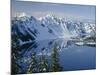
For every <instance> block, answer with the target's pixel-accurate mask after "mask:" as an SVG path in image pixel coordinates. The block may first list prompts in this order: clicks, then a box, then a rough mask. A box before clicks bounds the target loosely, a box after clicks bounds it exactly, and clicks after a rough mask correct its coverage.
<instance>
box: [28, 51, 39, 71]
mask: <svg viewBox="0 0 100 75" xmlns="http://www.w3.org/2000/svg"><path fill="white" fill-rule="evenodd" d="M34 72H37V60H36V52H33V53H32V57H31V63H30V65H29V68H28V70H27V73H34Z"/></svg>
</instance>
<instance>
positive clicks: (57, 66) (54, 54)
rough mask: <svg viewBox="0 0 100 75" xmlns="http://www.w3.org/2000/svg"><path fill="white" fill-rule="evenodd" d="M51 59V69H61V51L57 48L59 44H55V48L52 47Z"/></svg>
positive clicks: (55, 70)
mask: <svg viewBox="0 0 100 75" xmlns="http://www.w3.org/2000/svg"><path fill="white" fill-rule="evenodd" d="M51 60H52V61H51V71H53V72H57V71H61V70H62V67H61V66H60V64H59V53H58V49H57V44H55V46H54V48H53V49H52V54H51Z"/></svg>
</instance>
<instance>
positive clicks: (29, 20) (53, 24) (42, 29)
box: [11, 15, 96, 43]
mask: <svg viewBox="0 0 100 75" xmlns="http://www.w3.org/2000/svg"><path fill="white" fill-rule="evenodd" d="M11 24H12V36H17V37H18V39H19V41H20V43H21V42H25V41H33V40H46V39H56V38H70V37H85V36H95V29H96V26H95V24H91V23H84V22H80V21H69V20H67V18H58V17H56V16H52V15H47V16H44V17H41V18H38V19H36V18H35V17H33V16H26V15H24V16H20V17H19V16H18V17H14V18H13V19H12V22H11Z"/></svg>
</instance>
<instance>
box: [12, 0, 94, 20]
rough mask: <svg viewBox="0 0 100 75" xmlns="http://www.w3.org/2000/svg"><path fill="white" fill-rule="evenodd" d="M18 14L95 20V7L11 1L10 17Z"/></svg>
mask: <svg viewBox="0 0 100 75" xmlns="http://www.w3.org/2000/svg"><path fill="white" fill-rule="evenodd" d="M19 13H26V14H27V15H33V16H35V17H42V16H45V15H47V14H53V15H56V16H58V17H70V18H79V19H92V20H95V6H90V5H71V4H54V3H39V2H23V1H15V0H12V16H15V15H16V14H19Z"/></svg>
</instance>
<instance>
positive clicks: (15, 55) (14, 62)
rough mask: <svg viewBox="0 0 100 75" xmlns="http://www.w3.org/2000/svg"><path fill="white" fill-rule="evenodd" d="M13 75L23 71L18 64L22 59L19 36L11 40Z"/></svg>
mask: <svg viewBox="0 0 100 75" xmlns="http://www.w3.org/2000/svg"><path fill="white" fill-rule="evenodd" d="M11 49H12V51H11V62H12V64H11V73H12V74H16V73H18V72H19V70H20V69H21V67H20V65H18V64H17V60H18V59H20V55H19V54H18V52H19V42H18V37H17V36H12V40H11Z"/></svg>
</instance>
